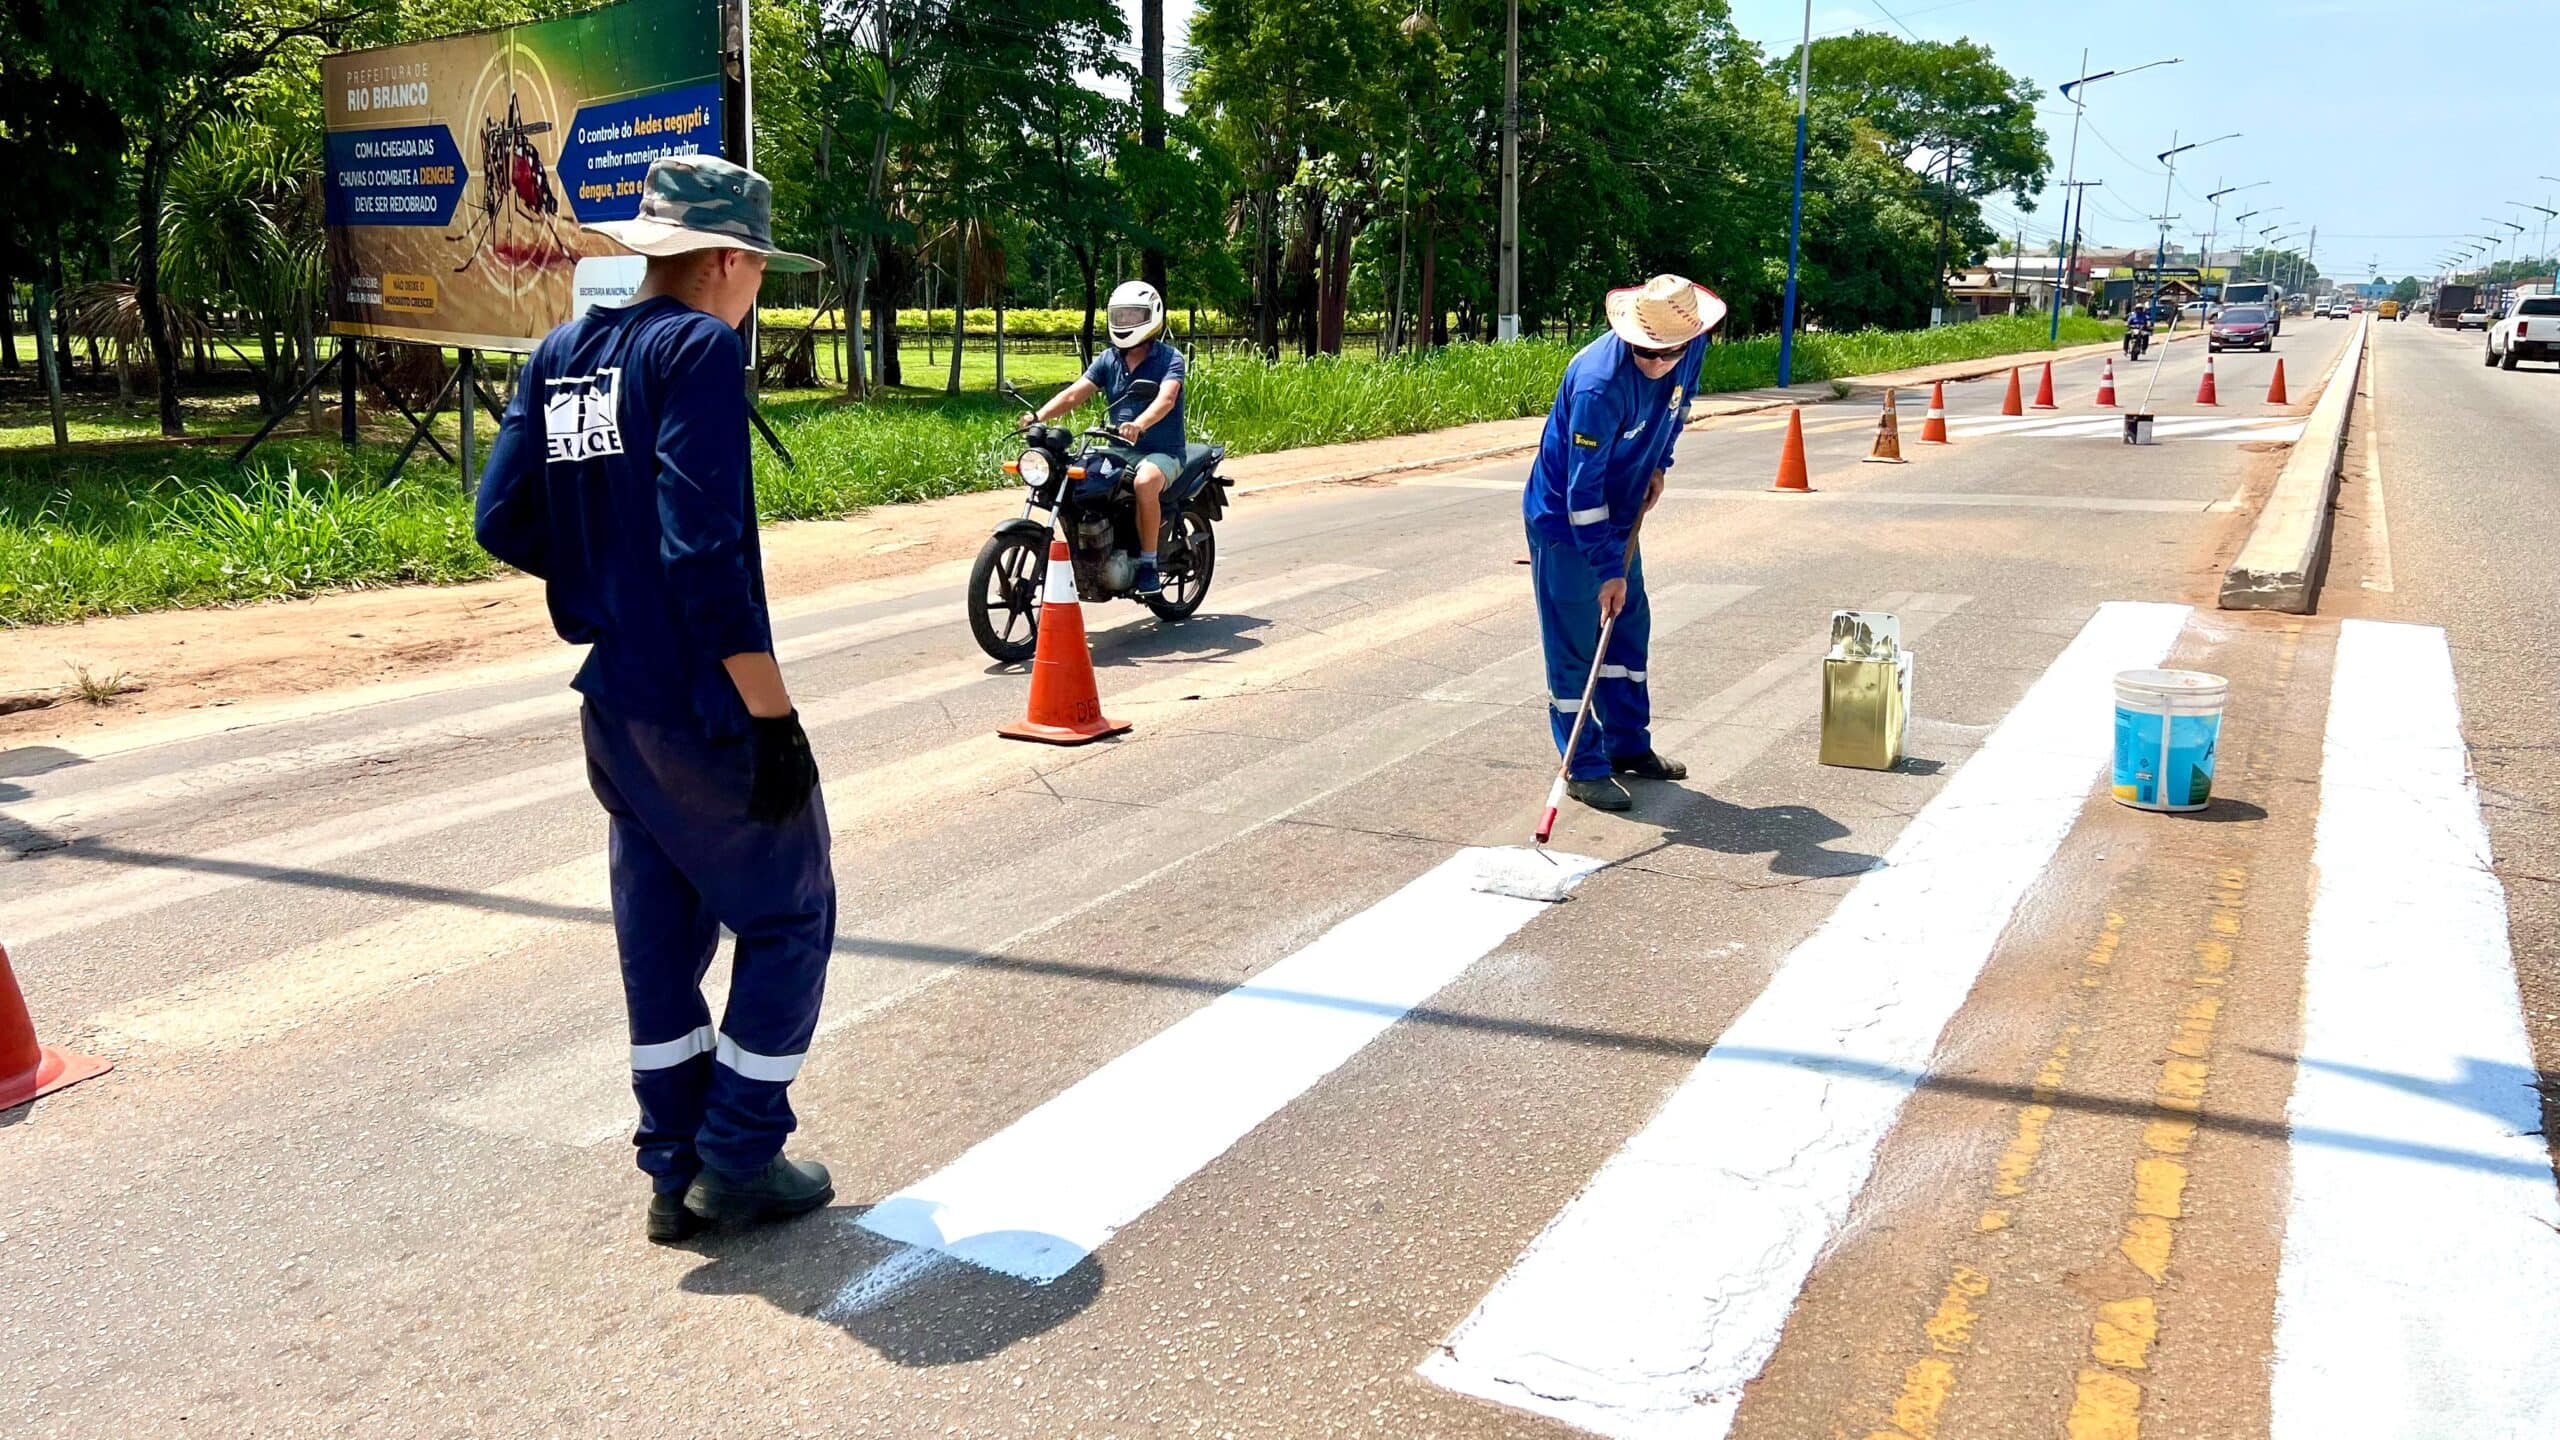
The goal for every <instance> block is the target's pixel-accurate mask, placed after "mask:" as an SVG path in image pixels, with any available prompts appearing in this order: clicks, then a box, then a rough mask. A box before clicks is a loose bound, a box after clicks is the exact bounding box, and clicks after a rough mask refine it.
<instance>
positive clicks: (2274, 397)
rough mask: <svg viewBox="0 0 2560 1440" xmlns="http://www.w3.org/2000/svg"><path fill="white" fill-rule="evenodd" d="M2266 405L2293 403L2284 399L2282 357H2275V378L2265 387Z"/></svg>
mask: <svg viewBox="0 0 2560 1440" xmlns="http://www.w3.org/2000/svg"><path fill="white" fill-rule="evenodd" d="M2267 403H2268V404H2270V405H2290V404H2292V403H2293V402H2292V401H2290V400H2287V399H2286V398H2284V357H2283V356H2281V355H2279V356H2277V357H2276V378H2275V379H2274V380H2273V381H2271V382H2270V383H2269V384H2268V385H2267Z"/></svg>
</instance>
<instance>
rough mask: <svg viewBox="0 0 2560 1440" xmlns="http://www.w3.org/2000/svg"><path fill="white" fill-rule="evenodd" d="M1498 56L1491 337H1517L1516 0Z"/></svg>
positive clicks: (1518, 143) (1517, 159) (1518, 301)
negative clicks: (1498, 259) (1498, 260)
mask: <svg viewBox="0 0 2560 1440" xmlns="http://www.w3.org/2000/svg"><path fill="white" fill-rule="evenodd" d="M1510 12H1511V14H1510V20H1509V23H1508V25H1507V26H1506V28H1505V38H1504V42H1503V59H1502V282H1501V283H1502V294H1501V303H1500V305H1499V307H1498V308H1499V310H1500V312H1501V318H1500V319H1499V320H1497V321H1495V322H1494V323H1495V325H1496V327H1497V329H1496V333H1495V338H1497V339H1501V340H1517V339H1519V338H1520V0H1511V5H1510Z"/></svg>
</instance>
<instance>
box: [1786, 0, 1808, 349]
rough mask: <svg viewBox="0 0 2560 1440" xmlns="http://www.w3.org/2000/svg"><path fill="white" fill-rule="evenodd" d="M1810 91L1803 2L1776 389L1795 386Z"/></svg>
mask: <svg viewBox="0 0 2560 1440" xmlns="http://www.w3.org/2000/svg"><path fill="white" fill-rule="evenodd" d="M1812 91H1813V0H1804V41H1803V43H1802V44H1801V45H1800V46H1798V47H1797V50H1796V188H1795V198H1794V199H1793V200H1792V201H1790V202H1789V203H1788V206H1787V294H1786V298H1785V300H1784V301H1782V302H1781V303H1780V304H1779V306H1778V388H1779V389H1781V390H1784V389H1786V388H1787V387H1789V386H1791V385H1793V384H1794V383H1795V369H1796V255H1797V253H1798V251H1799V249H1800V248H1801V245H1802V242H1803V239H1804V149H1805V110H1806V105H1807V102H1808V100H1809V99H1810V97H1811V95H1812Z"/></svg>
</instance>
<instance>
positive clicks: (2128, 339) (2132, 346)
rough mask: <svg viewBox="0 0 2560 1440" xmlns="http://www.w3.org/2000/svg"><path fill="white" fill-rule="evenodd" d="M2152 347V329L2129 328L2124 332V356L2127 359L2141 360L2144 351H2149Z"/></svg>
mask: <svg viewBox="0 0 2560 1440" xmlns="http://www.w3.org/2000/svg"><path fill="white" fill-rule="evenodd" d="M2150 348H2151V332H2150V331H2148V330H2127V331H2125V332H2124V358H2126V359H2127V360H2133V361H2139V360H2140V359H2141V358H2142V356H2143V353H2144V352H2145V351H2148V350H2149V349H2150Z"/></svg>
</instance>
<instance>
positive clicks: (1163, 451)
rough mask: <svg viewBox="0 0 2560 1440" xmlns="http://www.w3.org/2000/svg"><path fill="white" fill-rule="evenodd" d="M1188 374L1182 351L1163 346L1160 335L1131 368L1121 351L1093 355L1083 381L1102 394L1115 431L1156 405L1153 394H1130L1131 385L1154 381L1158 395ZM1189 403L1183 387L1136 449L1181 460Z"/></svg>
mask: <svg viewBox="0 0 2560 1440" xmlns="http://www.w3.org/2000/svg"><path fill="white" fill-rule="evenodd" d="M1188 373H1190V366H1189V365H1188V364H1187V363H1186V362H1185V361H1184V360H1183V358H1182V352H1181V351H1179V350H1176V349H1174V348H1173V347H1172V346H1170V345H1167V344H1166V343H1164V338H1163V337H1162V336H1158V337H1157V338H1155V339H1154V340H1151V341H1149V342H1148V343H1147V358H1146V359H1144V360H1141V361H1139V362H1138V363H1137V365H1136V366H1135V367H1134V368H1132V367H1131V366H1130V364H1129V362H1128V361H1127V360H1126V359H1125V358H1124V357H1123V356H1122V353H1121V352H1120V351H1118V350H1111V349H1106V350H1104V351H1103V352H1102V353H1101V354H1099V355H1096V356H1094V357H1093V363H1092V364H1090V365H1087V366H1086V367H1084V378H1086V379H1087V380H1090V381H1092V382H1093V385H1094V388H1095V389H1097V390H1100V391H1101V392H1102V398H1103V400H1104V401H1105V402H1106V403H1107V404H1108V405H1109V406H1110V410H1111V424H1112V426H1113V427H1114V428H1115V429H1116V428H1117V427H1119V426H1122V425H1126V424H1128V423H1129V422H1130V421H1132V420H1135V419H1137V418H1138V416H1139V415H1140V414H1141V413H1142V412H1144V411H1145V410H1146V408H1147V407H1148V406H1150V405H1153V404H1154V403H1156V402H1155V397H1154V396H1152V395H1151V396H1149V397H1147V398H1146V399H1144V400H1141V399H1139V398H1137V397H1136V396H1133V395H1130V394H1129V387H1130V386H1132V385H1135V384H1136V383H1138V382H1139V381H1141V380H1153V381H1155V382H1156V388H1157V393H1158V394H1161V393H1163V388H1164V387H1165V386H1167V385H1170V384H1173V383H1174V382H1176V381H1178V380H1180V379H1182V378H1183V376H1185V375H1186V374H1188ZM1190 404H1191V394H1190V387H1189V386H1187V385H1186V386H1184V387H1183V393H1182V394H1180V395H1177V396H1175V397H1174V401H1173V409H1172V411H1171V412H1170V413H1169V414H1167V415H1166V416H1165V417H1164V418H1163V419H1162V420H1159V421H1157V422H1156V423H1155V424H1153V425H1150V426H1148V427H1147V433H1146V434H1144V435H1141V436H1139V437H1138V449H1139V450H1140V451H1142V452H1144V453H1147V454H1151V455H1170V456H1172V457H1173V458H1174V459H1176V460H1179V459H1181V458H1183V456H1182V448H1183V440H1184V436H1183V430H1182V412H1183V410H1184V409H1185V408H1186V407H1188V406H1189V405H1190Z"/></svg>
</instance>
